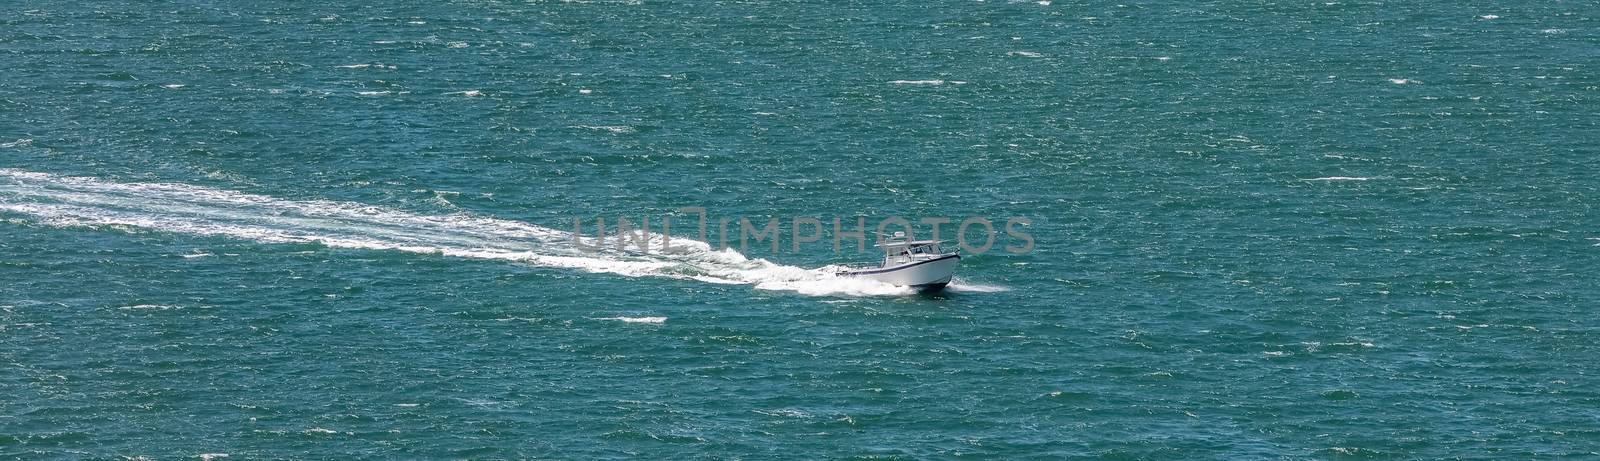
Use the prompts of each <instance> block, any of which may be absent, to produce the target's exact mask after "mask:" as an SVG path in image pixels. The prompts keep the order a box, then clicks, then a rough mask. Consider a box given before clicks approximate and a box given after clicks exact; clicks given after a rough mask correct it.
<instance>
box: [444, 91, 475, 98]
mask: <svg viewBox="0 0 1600 461" xmlns="http://www.w3.org/2000/svg"><path fill="white" fill-rule="evenodd" d="M445 94H459V95H462V96H466V97H469V98H476V97H478V96H483V92H482V91H478V90H466V91H456V92H451V93H445Z"/></svg>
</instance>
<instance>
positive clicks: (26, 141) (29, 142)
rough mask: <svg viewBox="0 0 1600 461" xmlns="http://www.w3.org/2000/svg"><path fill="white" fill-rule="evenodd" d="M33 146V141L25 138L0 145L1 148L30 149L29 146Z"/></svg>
mask: <svg viewBox="0 0 1600 461" xmlns="http://www.w3.org/2000/svg"><path fill="white" fill-rule="evenodd" d="M31 145H33V140H32V139H27V138H23V139H18V140H16V141H11V142H6V143H0V148H9V147H28V146H31Z"/></svg>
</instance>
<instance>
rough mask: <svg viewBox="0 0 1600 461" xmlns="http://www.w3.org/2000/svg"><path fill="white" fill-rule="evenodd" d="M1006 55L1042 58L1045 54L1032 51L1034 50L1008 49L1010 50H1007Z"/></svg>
mask: <svg viewBox="0 0 1600 461" xmlns="http://www.w3.org/2000/svg"><path fill="white" fill-rule="evenodd" d="M1006 56H1021V57H1024V58H1042V57H1044V55H1043V54H1040V53H1036V52H1032V51H1008V52H1006Z"/></svg>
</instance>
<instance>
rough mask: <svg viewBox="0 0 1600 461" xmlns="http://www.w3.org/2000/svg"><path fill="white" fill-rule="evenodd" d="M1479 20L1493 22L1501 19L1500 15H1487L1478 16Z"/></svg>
mask: <svg viewBox="0 0 1600 461" xmlns="http://www.w3.org/2000/svg"><path fill="white" fill-rule="evenodd" d="M1478 19H1482V20H1485V21H1493V20H1496V19H1500V15H1496V14H1485V15H1483V16H1478Z"/></svg>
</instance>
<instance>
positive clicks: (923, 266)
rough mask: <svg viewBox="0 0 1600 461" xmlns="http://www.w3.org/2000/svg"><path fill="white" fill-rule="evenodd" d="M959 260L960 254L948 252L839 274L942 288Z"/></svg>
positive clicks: (913, 285) (906, 285)
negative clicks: (903, 262) (905, 262)
mask: <svg viewBox="0 0 1600 461" xmlns="http://www.w3.org/2000/svg"><path fill="white" fill-rule="evenodd" d="M960 260H961V257H960V256H958V255H954V254H949V255H943V256H940V257H938V258H933V259H925V260H921V261H913V262H910V263H907V264H902V265H899V266H894V267H883V268H875V269H853V270H849V271H845V272H842V273H840V275H845V276H849V277H861V278H866V279H872V280H877V281H879V282H883V283H887V284H890V285H896V286H903V287H911V288H915V289H917V290H919V291H933V290H939V289H943V288H944V286H945V285H948V284H950V279H951V278H953V277H955V274H956V262H957V261H960Z"/></svg>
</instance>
